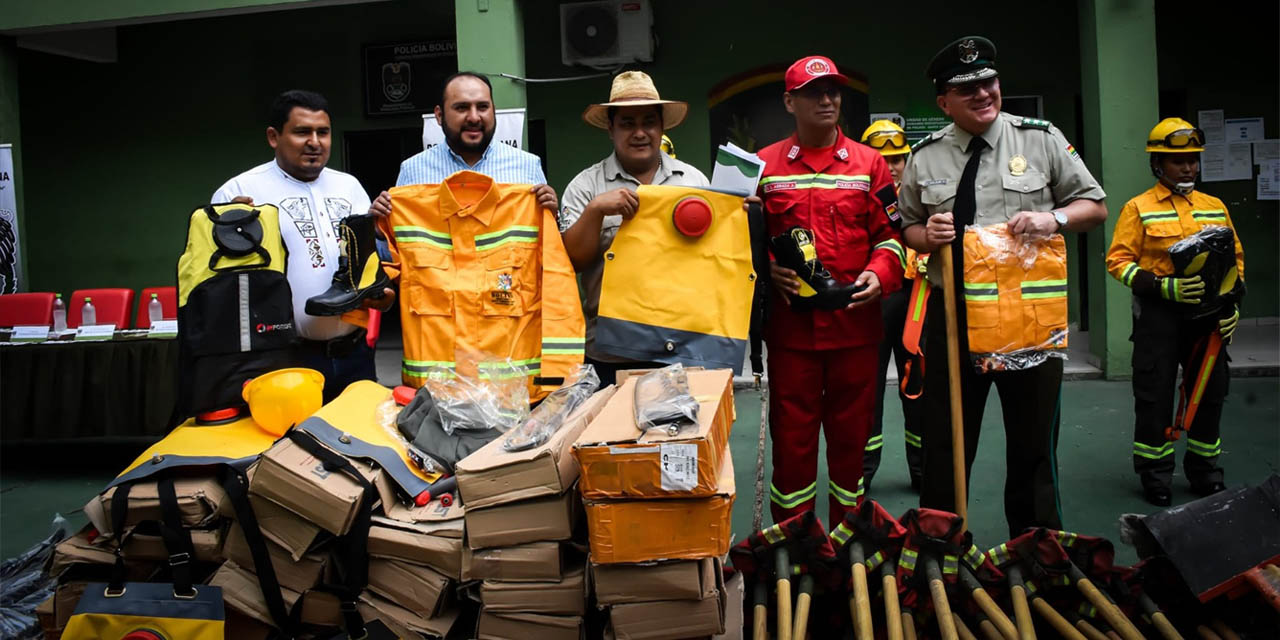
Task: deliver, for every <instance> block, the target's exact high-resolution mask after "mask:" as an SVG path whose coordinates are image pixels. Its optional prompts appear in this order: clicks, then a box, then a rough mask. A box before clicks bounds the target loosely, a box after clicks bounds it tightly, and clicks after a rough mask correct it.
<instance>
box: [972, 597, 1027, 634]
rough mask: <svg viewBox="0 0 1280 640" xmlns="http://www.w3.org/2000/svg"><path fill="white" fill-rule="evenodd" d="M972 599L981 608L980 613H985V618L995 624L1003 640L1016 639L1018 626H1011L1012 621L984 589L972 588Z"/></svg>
mask: <svg viewBox="0 0 1280 640" xmlns="http://www.w3.org/2000/svg"><path fill="white" fill-rule="evenodd" d="M973 601H974V602H975V603H976V604H977V605H978V608H979V609H981V610H982V613H984V614H986V616H987V620H988V621H989V622H991V624H992V625H993V626H995V628H996V630H997V631H999V632H1000V635H1001V636H1003V637H1004V640H1018V628H1017V627H1015V626H1013V621H1012V620H1010V619H1009V616H1007V615H1005V614H1004V611H1003V610H1001V609H1000V607H999V606H997V605H996V603H995V601H994V600H992V599H991V596H990V595H989V594H988V593H987V590H986V589H983V588H982V587H978V588H977V589H974V590H973Z"/></svg>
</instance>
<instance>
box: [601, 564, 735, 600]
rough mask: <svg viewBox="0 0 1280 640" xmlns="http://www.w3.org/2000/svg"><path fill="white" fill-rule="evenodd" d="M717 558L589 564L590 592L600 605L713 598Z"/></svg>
mask: <svg viewBox="0 0 1280 640" xmlns="http://www.w3.org/2000/svg"><path fill="white" fill-rule="evenodd" d="M722 571H723V570H722V568H721V566H720V560H719V559H718V558H703V559H701V560H677V561H674V562H658V563H647V564H600V565H597V564H593V565H591V588H592V590H594V591H595V594H596V602H597V603H599V604H601V605H611V604H629V603H635V602H658V601H662V600H705V599H707V598H714V597H715V595H716V585H717V581H716V574H718V573H721V572H722Z"/></svg>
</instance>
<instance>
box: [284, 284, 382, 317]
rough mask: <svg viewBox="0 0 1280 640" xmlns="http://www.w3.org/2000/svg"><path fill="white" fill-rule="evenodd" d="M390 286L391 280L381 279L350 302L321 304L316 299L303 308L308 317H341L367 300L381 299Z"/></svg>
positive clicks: (310, 299) (309, 301)
mask: <svg viewBox="0 0 1280 640" xmlns="http://www.w3.org/2000/svg"><path fill="white" fill-rule="evenodd" d="M390 286H391V280H390V279H387V278H379V279H378V280H375V281H374V283H373V284H372V285H370V286H369V287H367V288H365V289H363V290H361V291H358V292H356V294H355V297H353V298H351V299H350V300H346V301H344V302H342V303H341V304H330V303H327V302H321V301H319V300H316V298H308V299H307V304H306V306H304V307H303V309H304V310H305V311H306V312H307V315H312V316H340V315H342V314H344V313H346V312H348V311H351V310H353V309H358V308H360V303H362V302H364V301H365V300H369V299H373V298H381V297H382V290H383V289H386V288H389V287H390ZM375 294H377V295H375ZM323 295H324V294H320V296H316V297H317V298H318V297H321V296H323Z"/></svg>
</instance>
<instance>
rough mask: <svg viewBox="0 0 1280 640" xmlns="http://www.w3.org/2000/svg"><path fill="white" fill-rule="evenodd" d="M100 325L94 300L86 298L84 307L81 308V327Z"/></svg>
mask: <svg viewBox="0 0 1280 640" xmlns="http://www.w3.org/2000/svg"><path fill="white" fill-rule="evenodd" d="M95 324H98V310H97V309H94V308H93V298H90V297H89V296H85V297H84V306H83V307H80V326H82V327H87V326H89V325H95Z"/></svg>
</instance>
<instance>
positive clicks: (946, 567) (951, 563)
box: [942, 553, 960, 575]
mask: <svg viewBox="0 0 1280 640" xmlns="http://www.w3.org/2000/svg"><path fill="white" fill-rule="evenodd" d="M959 572H960V558H957V557H955V556H953V555H951V554H949V553H948V554H945V555H943V556H942V573H943V574H944V575H955V574H957V573H959Z"/></svg>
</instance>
